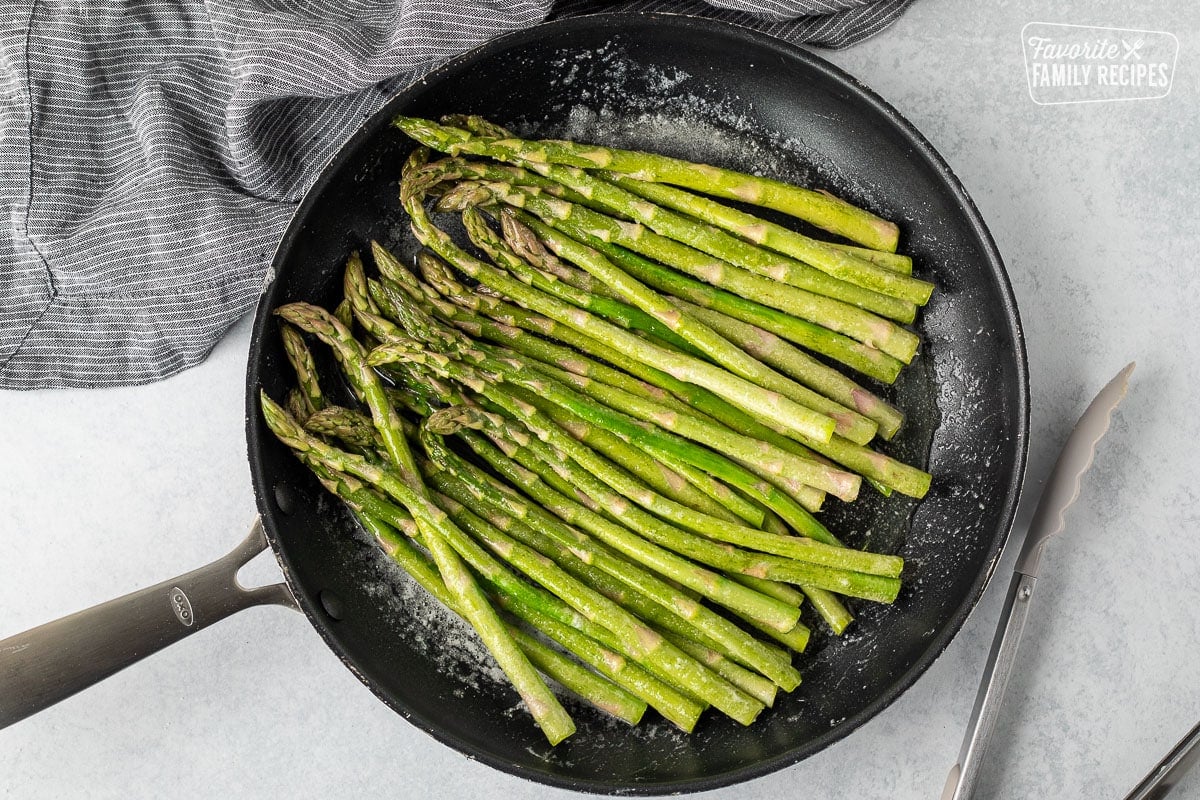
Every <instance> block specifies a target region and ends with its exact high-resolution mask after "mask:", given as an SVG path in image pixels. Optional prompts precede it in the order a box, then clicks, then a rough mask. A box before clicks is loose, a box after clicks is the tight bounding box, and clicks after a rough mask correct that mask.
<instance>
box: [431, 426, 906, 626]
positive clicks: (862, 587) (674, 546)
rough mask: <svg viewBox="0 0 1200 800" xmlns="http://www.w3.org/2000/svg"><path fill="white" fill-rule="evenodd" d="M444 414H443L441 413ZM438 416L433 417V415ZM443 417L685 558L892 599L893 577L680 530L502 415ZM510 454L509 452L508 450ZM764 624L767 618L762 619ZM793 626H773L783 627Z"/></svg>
mask: <svg viewBox="0 0 1200 800" xmlns="http://www.w3.org/2000/svg"><path fill="white" fill-rule="evenodd" d="M439 414H442V412H439ZM435 416H436V415H435ZM442 419H444V420H446V421H447V422H449V421H450V420H454V421H455V422H456V423H457V424H471V425H480V426H483V427H486V429H487V431H488V433H489V435H491V436H493V437H494V439H495V440H496V441H498V442H500V443H502V447H504V448H508V449H509V450H511V451H513V452H515V451H517V450H526V451H528V452H529V453H530V454H532V455H533V457H535V458H537V459H539V460H540V461H542V462H544V463H545V464H547V465H549V466H550V467H551V469H553V470H554V471H555V472H557V473H558V474H559V475H560V476H561V477H562V478H563V479H564V480H566V481H567V482H569V483H571V484H572V485H574V486H577V487H579V489H580V490H581V491H582V492H583V493H584V494H585V495H586V496H588V497H589V498H591V499H592V500H593V501H594V502H596V503H597V504H599V505H601V507H602V508H603V509H604V512H605V513H607V514H609V515H610V516H612V517H613V518H614V519H617V520H620V521H622V522H623V523H625V524H627V525H630V526H631V527H632V528H633V529H634V530H636V531H638V532H639V533H640V534H642V535H643V536H645V537H646V538H647V539H649V540H650V541H652V542H655V543H656V544H659V545H661V546H663V547H667V548H669V549H671V550H675V551H676V552H678V553H680V554H682V555H685V556H688V557H689V558H692V559H694V560H696V561H699V562H700V563H703V564H708V565H709V566H712V567H715V568H717V569H722V570H727V571H733V572H741V573H743V574H747V575H753V576H755V577H760V578H769V579H772V580H781V581H785V582H788V583H797V584H809V585H814V586H818V587H821V588H828V589H831V590H834V591H838V592H841V593H843V594H848V595H852V596H856V597H864V598H867V599H875V600H882V601H883V602H890V601H891V600H892V599H894V598H895V593H896V590H897V589H898V587H899V584H898V581H896V580H895V579H894V578H887V577H879V576H874V575H867V574H864V573H859V572H848V571H843V570H831V569H829V568H826V567H818V566H816V565H812V564H808V563H805V562H800V561H796V560H794V559H791V558H785V557H780V556H774V555H770V554H766V553H757V552H751V551H747V550H741V549H738V548H735V547H731V546H729V545H723V544H719V543H717V542H714V541H711V540H708V539H704V538H702V537H698V536H695V535H692V534H689V533H687V532H686V531H684V530H681V529H680V528H677V527H675V526H673V525H670V524H668V523H666V522H664V521H663V520H660V519H659V518H657V517H655V516H653V515H651V514H649V513H647V512H645V511H642V510H641V509H639V508H637V507H636V506H633V505H630V504H628V503H627V502H625V501H624V500H623V499H622V498H621V497H620V496H619V495H618V494H616V493H615V492H614V491H613V490H611V489H609V488H608V486H607V485H606V484H604V483H603V482H601V481H600V480H599V479H597V478H595V477H593V476H592V475H590V474H589V473H588V472H587V471H586V470H583V469H581V468H580V467H579V466H577V465H576V464H574V463H573V462H571V461H570V460H569V459H565V458H562V457H559V456H558V455H557V454H555V453H554V452H553V451H552V450H550V449H549V448H548V446H547V445H545V444H543V443H542V442H540V441H539V440H538V439H536V438H530V437H526V436H522V435H521V434H520V433H519V432H516V431H514V429H513V428H512V427H511V426H509V425H508V424H507V423H506V422H505V421H504V420H503V418H500V417H497V416H496V415H491V414H483V413H480V412H478V411H473V410H471V409H462V410H461V411H455V412H454V416H453V417H449V418H447V417H445V416H443V417H442ZM510 455H511V453H510ZM763 621H764V622H765V621H766V620H763ZM793 625H794V622H793V623H791V624H788V625H782V626H780V625H775V626H774V627H775V628H776V630H780V631H787V630H790V629H791V627H792V626H793Z"/></svg>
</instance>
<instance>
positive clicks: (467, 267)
mask: <svg viewBox="0 0 1200 800" xmlns="http://www.w3.org/2000/svg"><path fill="white" fill-rule="evenodd" d="M416 188H417V187H414V186H412V185H406V184H405V182H404V181H402V182H401V189H402V193H401V202H402V203H403V204H404V207H405V210H406V211H408V214H409V217H410V219H411V222H412V226H413V231H414V233H415V234H416V236H417V238H418V239H419V240H420V241H421V242H422V244H425V245H426V246H427V247H429V248H430V249H431V250H433V251H434V252H436V253H437V254H438V255H439V256H441V257H442V258H444V259H445V260H446V261H448V262H450V263H451V264H453V265H454V266H455V267H456V268H457V269H459V270H461V271H462V272H463V273H465V274H467V275H470V276H471V277H473V278H475V279H476V280H478V281H479V282H480V283H482V284H484V285H486V286H488V287H490V288H492V289H494V290H496V291H499V292H500V293H502V294H504V295H507V296H508V297H510V298H512V299H513V300H515V301H516V302H518V303H520V304H521V305H524V306H526V307H527V308H529V309H531V310H533V311H536V312H537V313H539V314H543V315H545V316H547V317H550V318H551V319H554V320H556V321H558V322H561V323H562V324H564V325H567V326H569V327H573V328H575V329H576V330H579V331H580V332H582V333H588V334H589V335H592V336H596V337H598V338H601V339H605V340H607V341H610V342H611V343H613V344H614V345H616V346H617V347H620V348H622V349H625V350H627V351H628V352H629V353H630V354H631V355H634V356H635V357H637V358H639V359H642V360H644V361H646V362H648V363H650V364H652V365H654V366H655V367H657V368H659V369H662V370H663V371H665V372H668V373H671V374H673V375H675V376H676V377H677V378H679V379H680V380H686V381H688V382H689V383H696V384H698V385H701V386H704V387H705V388H707V389H710V390H711V391H713V392H714V393H716V394H720V395H721V396H723V397H724V398H725V399H727V400H729V401H730V402H731V403H733V404H735V405H738V406H741V407H742V408H744V409H745V410H747V411H749V412H751V413H757V414H760V415H763V416H765V417H767V418H769V419H775V420H777V421H778V422H779V423H780V424H781V425H785V426H787V427H788V429H789V430H799V429H802V428H807V427H809V426H810V425H811V422H812V420H811V411H809V410H808V409H805V408H803V407H802V406H800V405H798V404H797V403H795V402H793V401H791V400H788V399H787V398H784V397H780V396H779V395H777V394H775V393H772V392H767V391H764V390H763V389H761V388H760V387H758V386H755V385H754V384H753V383H751V382H749V381H747V380H745V379H742V378H739V377H737V376H736V375H733V374H732V373H730V372H728V371H726V370H724V369H721V368H719V367H716V366H714V365H712V364H709V363H707V362H704V361H701V360H699V359H695V358H692V357H690V356H687V355H685V354H682V353H678V352H672V351H669V350H665V349H663V348H661V347H658V346H655V345H653V344H650V343H648V342H646V341H644V340H642V339H640V338H638V337H637V336H634V335H632V334H630V333H628V332H626V331H623V330H621V329H620V328H617V327H615V326H613V325H610V324H608V323H605V322H603V321H602V320H600V319H598V318H597V317H595V316H593V315H592V314H589V313H587V312H585V311H583V310H581V309H578V308H575V307H573V306H571V305H569V304H566V303H563V302H562V301H560V300H558V299H556V298H553V297H550V296H549V295H546V294H545V293H544V292H540V291H538V290H536V289H533V288H532V287H529V286H526V285H525V284H523V283H521V282H520V281H517V280H515V279H513V278H511V277H510V276H508V275H507V274H505V273H504V272H502V271H500V270H499V269H496V268H495V267H493V266H491V265H489V264H486V263H484V262H482V261H480V260H479V259H477V258H474V257H473V256H471V255H470V254H469V253H467V252H466V251H464V250H462V249H461V248H459V247H458V246H457V245H456V244H454V242H453V241H452V240H451V239H450V237H449V236H448V235H446V233H445V232H444V231H442V230H440V229H438V228H437V227H436V226H434V225H433V224H432V222H431V221H430V220H429V217H428V215H427V214H426V213H425V209H424V207H423V206H422V204H421V197H420V195H419V194H414V190H415V189H416ZM828 431H829V434H830V435H832V431H833V421H832V420H829V424H828ZM825 438H826V439H827V438H828V437H825Z"/></svg>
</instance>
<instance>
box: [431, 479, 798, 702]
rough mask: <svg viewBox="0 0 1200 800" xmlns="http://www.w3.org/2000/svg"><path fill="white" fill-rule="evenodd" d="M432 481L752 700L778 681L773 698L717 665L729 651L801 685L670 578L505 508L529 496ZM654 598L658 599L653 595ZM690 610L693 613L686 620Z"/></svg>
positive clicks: (780, 656) (763, 697)
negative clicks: (621, 575)
mask: <svg viewBox="0 0 1200 800" xmlns="http://www.w3.org/2000/svg"><path fill="white" fill-rule="evenodd" d="M428 478H429V480H430V482H431V483H432V484H433V485H435V486H437V487H439V491H445V492H446V493H447V494H448V495H450V496H452V497H453V499H454V500H455V501H457V502H458V503H460V504H467V503H471V504H473V505H475V506H476V508H475V512H476V513H477V514H479V515H480V516H481V517H482V518H484V519H486V520H487V521H488V522H489V523H491V524H492V525H493V526H495V527H496V528H498V529H499V530H502V531H504V532H505V533H507V534H509V535H510V536H512V537H513V538H515V539H517V540H518V541H520V542H522V543H524V544H526V545H528V546H529V547H531V548H533V549H534V550H536V551H537V552H539V553H541V554H542V555H544V556H546V557H547V558H551V559H553V560H554V561H555V562H556V563H558V564H559V565H560V566H561V567H562V568H563V569H565V570H567V571H568V572H570V573H571V574H572V575H574V576H575V577H577V578H578V579H579V580H581V581H583V582H585V583H587V584H588V585H589V586H591V587H592V588H594V589H596V590H597V591H599V592H600V593H601V594H603V595H604V596H606V597H608V598H610V599H611V600H613V601H615V602H617V603H619V604H621V605H622V606H624V607H626V608H628V609H629V610H630V611H632V612H633V613H634V614H636V615H637V616H638V617H640V618H642V619H643V620H645V621H647V622H648V623H650V624H652V625H653V626H654V627H655V628H657V629H659V631H660V632H662V633H663V634H664V635H667V634H668V632H670V633H671V634H673V635H671V636H669V637H668V638H670V639H671V641H672V642H673V643H675V644H676V645H677V646H680V647H681V649H684V650H685V651H686V652H688V653H689V654H690V655H692V657H693V658H696V659H697V660H699V661H700V662H701V663H703V664H705V665H706V666H709V667H710V668H712V669H714V671H716V672H717V674H719V675H722V676H723V677H725V678H726V679H727V680H729V681H730V682H731V683H733V684H734V685H735V686H738V687H739V688H740V689H742V690H743V691H745V692H746V693H747V694H750V695H751V696H752V697H757V698H758V699H759V700H760V701H761V702H763V703H765V704H768V705H769V699H770V697H773V694H774V686H775V685H776V684H775V683H774V681H773V680H771V679H770V678H768V680H766V683H768V684H770V685H771V687H772V689H771V691H770V695H768V693H767V691H766V690H764V689H763V686H762V679H761V678H759V679H757V680H755V679H749V678H747V677H746V675H745V674H744V672H740V671H738V670H735V669H728V668H722V667H721V666H720V665H722V663H723V662H722V659H725V655H724V654H728V655H729V657H730V658H737V657H738V654H740V655H741V658H742V659H745V661H747V662H749V664H750V665H751V666H754V665H757V667H755V668H756V669H758V670H759V672H760V673H761V674H763V675H767V676H771V675H774V676H775V678H776V679H777V680H779V682H780V684H782V686H784V687H786V688H787V690H789V691H790V689H791V688H795V686H796V685H797V684H798V682H799V680H800V676H799V673H797V672H796V671H795V669H793V668H792V667H791V666H790V665H789V664H788V663H787V656H786V654H784V653H782V652H780V651H778V650H776V649H774V648H772V647H771V646H769V645H766V644H763V643H761V642H759V641H758V640H756V639H753V638H751V637H750V636H749V635H747V634H746V633H745V632H744V631H742V630H741V629H740V628H738V627H737V626H736V625H734V624H733V623H732V622H730V621H729V620H726V619H725V618H724V617H721V616H720V615H717V614H714V613H712V612H711V611H709V610H708V609H706V608H704V607H703V606H701V605H699V604H698V603H696V602H694V601H692V600H691V599H690V598H688V597H687V596H686V595H684V594H683V593H682V592H680V591H679V590H677V589H675V588H674V587H671V586H670V585H669V584H667V583H666V582H665V581H662V580H660V579H659V578H656V577H654V576H653V575H651V574H650V573H648V572H646V571H644V570H642V569H641V568H639V567H637V566H635V565H633V564H630V563H629V562H626V561H624V560H622V559H620V558H618V557H616V556H613V555H612V554H611V553H609V552H608V551H607V550H606V549H604V548H603V546H602V545H599V544H597V543H595V542H593V541H591V540H589V539H588V538H587V537H584V536H582V535H581V534H579V533H578V532H577V531H573V530H570V529H568V533H567V538H568V540H570V539H571V538H572V537H574V541H575V542H576V543H575V544H572V545H567V544H565V543H564V542H563V541H560V540H559V539H555V538H554V537H552V536H549V535H546V534H543V533H541V532H539V531H538V530H536V529H535V528H533V527H530V526H529V525H526V524H525V523H523V522H521V521H519V520H517V519H516V518H514V517H513V516H510V515H508V514H506V513H505V512H504V511H503V510H502V507H503V505H505V504H513V505H520V504H522V503H523V502H524V501H522V500H521V499H520V498H515V497H508V498H501V499H500V500H499V501H496V500H495V499H493V500H491V501H489V500H487V499H482V497H481V490H480V489H479V487H480V485H481V484H482V485H483V486H484V487H485V488H484V489H483V490H482V492H486V493H491V494H495V493H496V492H499V491H500V490H498V489H496V488H495V487H492V486H488V485H487V484H488V481H487V479H486V478H480V477H478V476H470V477H468V478H467V479H465V480H464V479H462V478H460V477H459V476H458V475H454V474H451V473H450V472H449V471H447V470H444V469H435V471H433V472H431V473H429V475H428ZM501 493H502V492H501ZM581 548H582V549H581ZM597 561H600V562H603V563H605V564H606V565H607V566H608V570H609V571H605V569H602V568H601V567H599V566H597V565H596V562H597ZM611 571H617V572H623V573H625V574H626V578H625V581H622V580H621V579H620V578H618V577H615V576H614V575H613V574H611ZM647 583H648V584H649V585H647ZM655 597H657V598H658V599H657V600H655V599H654V598H655ZM677 604H682V605H677ZM685 613H690V614H691V615H692V616H691V617H690V618H689V617H688V616H685ZM705 628H708V629H715V630H716V632H717V636H718V637H719V639H718V638H713V637H712V636H710V635H709V634H708V633H706V632H705ZM683 639H686V640H687V641H689V642H693V643H694V645H695V646H694V647H692V648H690V649H689V648H685V647H682V645H680V641H681V640H683ZM750 674H751V675H753V674H754V673H753V672H751V673H750Z"/></svg>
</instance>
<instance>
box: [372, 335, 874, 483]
mask: <svg viewBox="0 0 1200 800" xmlns="http://www.w3.org/2000/svg"><path fill="white" fill-rule="evenodd" d="M455 355H456V357H457V358H458V359H460V360H458V361H455V360H451V359H449V358H445V357H440V356H438V355H437V354H433V353H428V352H425V351H423V350H421V349H420V348H418V347H414V346H413V344H412V343H411V342H410V343H405V342H402V341H396V342H390V343H387V344H383V345H380V346H379V347H377V348H376V349H375V350H373V351H372V352H371V355H370V356H369V357H368V359H369V362H370V363H371V364H372V365H375V366H379V365H382V364H388V363H394V362H397V361H412V362H414V363H418V364H422V365H424V366H426V367H428V368H431V369H433V370H434V371H435V372H439V373H441V374H444V375H445V376H446V377H449V378H451V379H453V380H456V381H459V382H460V383H464V384H466V385H472V386H479V387H486V386H487V385H488V384H489V383H494V382H496V381H499V380H504V381H508V382H510V383H513V384H515V385H517V386H521V387H523V388H525V389H528V390H530V391H533V392H535V393H538V394H541V395H542V396H543V397H545V398H546V399H547V400H550V401H552V402H554V403H556V404H557V405H560V406H562V407H563V408H565V409H567V410H568V411H571V412H573V413H574V414H576V415H578V416H580V417H582V418H583V419H585V420H587V421H589V422H591V423H593V424H596V425H601V426H604V427H606V428H608V429H609V430H611V431H613V432H614V433H619V434H621V435H623V436H627V437H629V438H630V439H631V440H636V441H637V442H638V443H639V444H641V445H643V446H654V447H656V448H662V449H667V450H675V451H677V452H679V453H680V454H681V456H682V455H683V454H684V453H686V454H687V455H686V456H683V458H684V460H686V461H688V462H689V463H692V464H694V465H695V466H698V467H700V468H702V469H706V470H710V471H711V470H712V469H713V468H716V469H723V464H722V465H718V463H717V462H718V461H719V460H720V459H719V457H717V456H716V455H715V454H714V453H712V452H711V451H709V450H706V449H704V448H702V447H698V446H697V445H695V444H693V442H692V441H690V440H688V439H685V438H681V437H679V436H675V435H671V434H668V433H667V432H666V431H663V430H660V429H659V428H655V427H651V426H647V425H644V424H642V423H640V422H638V421H637V420H635V419H632V418H630V417H629V416H627V415H625V414H622V413H620V412H616V411H613V410H612V409H609V408H606V407H604V406H600V405H597V404H596V403H595V402H593V401H591V400H590V398H587V397H586V396H584V395H581V394H579V393H578V392H575V391H574V390H572V389H569V388H568V387H566V386H565V385H563V384H562V383H561V382H559V381H557V380H553V379H550V378H548V377H546V376H545V375H544V373H538V372H534V371H531V370H529V369H527V368H525V367H523V366H521V365H520V364H519V363H509V360H506V359H498V358H494V357H492V356H490V355H488V354H487V353H485V352H484V351H482V350H478V349H474V348H463V349H461V350H459V351H458V352H456V354H455ZM468 361H469V364H470V365H468V363H467V362H468ZM480 369H483V370H486V374H485V373H484V372H481V371H480ZM488 375H492V376H493V377H488ZM481 391H482V388H481ZM489 399H493V398H492V397H491V396H490V395H489ZM662 422H663V423H665V424H670V418H669V417H667V418H664V419H663V420H662ZM687 430H688V431H689V432H690V433H693V434H695V436H696V437H700V436H706V437H712V438H710V439H709V443H712V442H716V443H717V444H715V445H713V446H715V447H718V448H721V449H723V450H724V451H725V452H729V453H730V454H732V455H734V457H738V458H745V459H749V460H756V461H758V462H759V463H760V464H761V466H762V467H763V469H766V470H769V471H770V472H772V473H773V474H777V475H780V476H782V477H784V478H794V479H796V480H799V481H802V482H804V483H806V484H808V485H810V486H817V487H818V488H822V489H825V490H827V491H829V492H831V493H832V494H834V495H836V496H838V497H841V498H843V499H845V500H852V499H854V497H855V495H856V494H857V492H858V482H859V478H858V476H857V475H853V474H851V473H848V472H842V471H840V470H836V469H831V468H829V467H825V466H823V465H821V464H817V463H815V462H812V461H805V460H803V459H799V458H796V457H795V456H793V455H792V454H790V453H787V452H786V451H782V450H778V449H777V448H773V447H771V446H770V445H767V444H765V443H763V442H760V441H758V440H756V439H750V438H748V437H745V436H740V435H738V434H735V433H733V432H731V431H728V430H727V429H722V428H719V427H718V426H711V427H709V426H704V425H703V424H701V425H691V426H689V427H688V428H687Z"/></svg>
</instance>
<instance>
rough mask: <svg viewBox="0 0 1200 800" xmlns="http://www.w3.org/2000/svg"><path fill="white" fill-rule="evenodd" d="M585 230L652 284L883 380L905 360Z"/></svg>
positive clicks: (888, 379)
mask: <svg viewBox="0 0 1200 800" xmlns="http://www.w3.org/2000/svg"><path fill="white" fill-rule="evenodd" d="M581 235H582V239H581V241H583V242H584V243H585V244H587V245H589V246H591V247H593V248H595V249H597V250H599V251H600V252H602V253H604V254H605V255H606V256H608V258H609V259H611V260H612V261H613V263H616V264H620V265H621V267H622V268H624V269H625V270H626V271H628V272H629V273H630V274H631V275H634V276H636V277H638V278H640V279H641V280H643V281H645V282H646V283H648V284H650V285H651V286H654V287H656V288H658V289H660V290H662V291H664V292H667V293H669V294H672V295H675V296H676V297H678V298H680V299H683V300H687V301H689V302H691V303H694V304H695V305H698V306H701V307H703V308H711V309H713V310H716V311H720V312H721V313H722V314H726V315H727V316H730V317H734V318H736V319H739V320H741V321H743V322H748V323H750V324H751V325H756V326H758V327H759V328H762V329H764V330H768V331H770V332H771V333H774V334H777V335H778V336H782V337H783V338H784V339H787V340H788V341H791V342H794V343H796V344H798V345H800V346H801V347H804V348H806V349H808V350H812V351H813V352H815V353H820V354H821V355H824V356H828V357H829V358H832V359H834V360H835V361H838V362H840V363H842V364H845V365H846V366H848V367H850V368H851V369H854V370H857V371H858V372H861V373H862V374H863V375H866V376H868V377H871V378H874V379H876V380H878V381H882V382H883V383H893V382H895V380H896V378H897V376H899V374H900V370H901V369H902V368H903V366H904V362H902V361H901V360H900V359H898V358H894V357H893V356H890V355H888V354H887V353H884V352H883V351H881V350H877V349H875V348H874V347H870V346H868V345H865V344H862V343H861V342H856V341H854V340H853V339H851V338H850V337H848V336H843V335H841V334H838V333H834V332H833V331H830V330H828V329H826V328H823V327H821V326H820V325H815V324H813V323H811V322H808V321H807V320H803V319H800V318H799V317H796V316H793V315H791V314H790V313H787V312H786V310H784V311H780V310H779V309H777V308H774V307H772V306H771V305H769V304H768V305H764V304H763V303H761V302H757V301H755V300H749V299H746V298H745V297H743V296H741V295H740V294H737V293H735V292H730V291H725V290H722V289H719V288H715V287H713V286H710V285H708V284H706V283H704V282H702V281H699V280H695V279H693V278H690V277H688V276H687V275H681V274H680V273H678V272H676V271H674V270H671V269H667V268H666V267H663V266H662V265H660V264H656V263H655V262H653V261H650V260H648V259H645V258H642V257H641V256H639V255H638V254H637V253H634V252H632V251H631V250H626V249H625V248H623V247H620V246H618V245H614V244H610V243H607V242H604V241H602V240H600V239H597V238H596V237H594V236H590V235H583V234H581Z"/></svg>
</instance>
